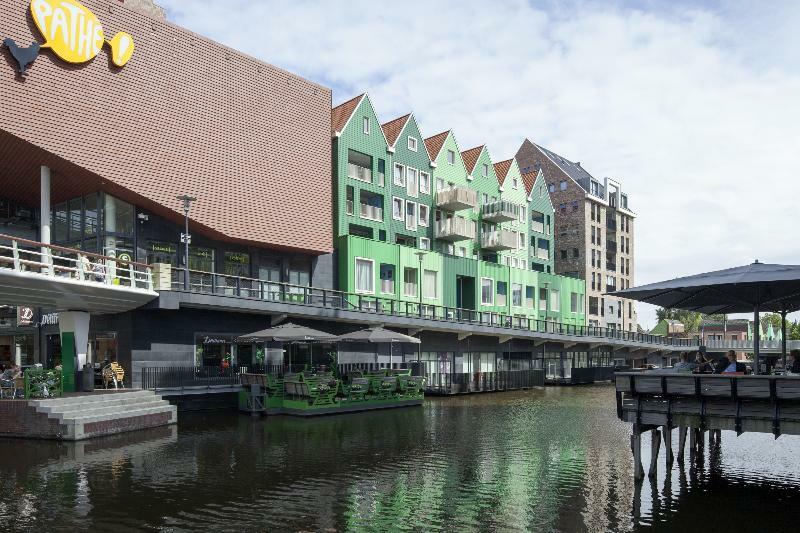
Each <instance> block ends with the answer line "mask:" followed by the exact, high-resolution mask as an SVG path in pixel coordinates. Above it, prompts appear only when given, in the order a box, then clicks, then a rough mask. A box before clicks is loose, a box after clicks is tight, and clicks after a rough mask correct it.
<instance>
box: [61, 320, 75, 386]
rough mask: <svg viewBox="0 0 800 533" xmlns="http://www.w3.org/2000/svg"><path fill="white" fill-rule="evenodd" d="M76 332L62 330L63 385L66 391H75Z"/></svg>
mask: <svg viewBox="0 0 800 533" xmlns="http://www.w3.org/2000/svg"><path fill="white" fill-rule="evenodd" d="M76 356H77V354H76V353H75V333H74V332H72V331H63V332H61V385H62V387H63V390H64V392H75V359H76Z"/></svg>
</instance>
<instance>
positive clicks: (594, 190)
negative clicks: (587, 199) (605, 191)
mask: <svg viewBox="0 0 800 533" xmlns="http://www.w3.org/2000/svg"><path fill="white" fill-rule="evenodd" d="M589 193H590V194H592V195H594V196H598V197H601V196H603V195H602V194H601V193H600V184H599V183H598V182H596V181H594V180H592V182H591V184H590V185H589Z"/></svg>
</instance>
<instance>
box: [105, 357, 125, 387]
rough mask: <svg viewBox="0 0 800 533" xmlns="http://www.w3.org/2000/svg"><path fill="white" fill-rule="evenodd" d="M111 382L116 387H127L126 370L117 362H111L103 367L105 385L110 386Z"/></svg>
mask: <svg viewBox="0 0 800 533" xmlns="http://www.w3.org/2000/svg"><path fill="white" fill-rule="evenodd" d="M110 383H113V384H114V388H115V389H117V388H119V387H122V388H123V389H124V388H125V370H123V368H122V367H121V366H120V365H119V364H117V363H111V364H110V365H108V366H107V367H105V368H104V369H103V387H104V388H106V389H107V388H108V385H109V384H110Z"/></svg>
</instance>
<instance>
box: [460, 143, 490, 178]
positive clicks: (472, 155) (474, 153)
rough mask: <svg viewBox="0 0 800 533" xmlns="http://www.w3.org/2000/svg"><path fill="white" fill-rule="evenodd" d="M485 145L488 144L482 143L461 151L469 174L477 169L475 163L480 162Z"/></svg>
mask: <svg viewBox="0 0 800 533" xmlns="http://www.w3.org/2000/svg"><path fill="white" fill-rule="evenodd" d="M484 146H486V145H485V144H482V145H480V146H476V147H475V148H470V149H469V150H464V151H463V152H461V157H462V158H463V159H464V165H465V166H466V167H467V174H472V171H473V170H475V165H476V164H477V163H478V157H480V155H481V152H482V151H483V147H484Z"/></svg>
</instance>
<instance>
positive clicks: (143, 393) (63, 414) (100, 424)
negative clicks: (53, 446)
mask: <svg viewBox="0 0 800 533" xmlns="http://www.w3.org/2000/svg"><path fill="white" fill-rule="evenodd" d="M28 405H30V406H31V407H33V408H34V409H35V410H36V412H37V413H41V414H44V415H46V416H47V418H48V419H49V420H50V421H51V423H57V424H58V426H59V428H60V433H61V435H60V436H61V438H62V439H64V440H82V439H88V438H92V437H99V436H102V435H112V434H114V433H121V432H124V431H135V430H137V429H145V428H150V427H157V426H164V425H167V424H174V423H176V422H177V421H178V412H177V407H175V406H174V405H170V403H169V402H167V401H166V400H163V399H162V398H161V396H159V395H157V394H156V393H154V392H153V391H148V390H127V391H115V392H108V393H101V392H96V393H90V394H84V395H80V396H67V397H64V398H49V399H45V400H30V401H29V402H28Z"/></svg>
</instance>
